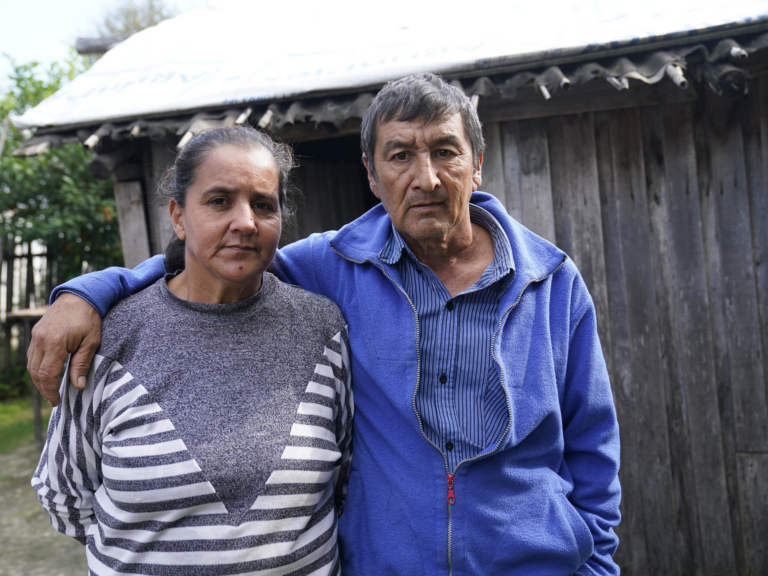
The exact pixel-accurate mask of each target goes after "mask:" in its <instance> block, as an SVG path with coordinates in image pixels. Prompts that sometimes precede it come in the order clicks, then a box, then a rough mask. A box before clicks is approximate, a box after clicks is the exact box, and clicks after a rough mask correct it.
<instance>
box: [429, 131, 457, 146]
mask: <svg viewBox="0 0 768 576" xmlns="http://www.w3.org/2000/svg"><path fill="white" fill-rule="evenodd" d="M429 144H430V147H434V146H443V145H446V144H448V145H451V146H456V147H457V148H461V147H462V140H461V138H459V137H458V136H456V135H455V134H446V135H445V136H441V137H440V138H436V139H435V140H432V141H431V142H430V143H429Z"/></svg>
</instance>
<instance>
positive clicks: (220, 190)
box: [203, 186, 237, 196]
mask: <svg viewBox="0 0 768 576" xmlns="http://www.w3.org/2000/svg"><path fill="white" fill-rule="evenodd" d="M236 193H237V190H235V189H234V188H227V187H226V186H213V187H212V188H208V190H206V191H205V192H203V196H210V195H212V194H236Z"/></svg>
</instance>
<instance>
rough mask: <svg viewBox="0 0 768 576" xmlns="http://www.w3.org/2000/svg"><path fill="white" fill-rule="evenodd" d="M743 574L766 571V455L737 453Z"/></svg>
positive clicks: (767, 569)
mask: <svg viewBox="0 0 768 576" xmlns="http://www.w3.org/2000/svg"><path fill="white" fill-rule="evenodd" d="M738 470H739V492H740V494H741V516H742V518H743V522H744V549H745V552H746V559H745V564H746V569H745V572H744V573H745V574H755V575H757V574H768V454H739V455H738Z"/></svg>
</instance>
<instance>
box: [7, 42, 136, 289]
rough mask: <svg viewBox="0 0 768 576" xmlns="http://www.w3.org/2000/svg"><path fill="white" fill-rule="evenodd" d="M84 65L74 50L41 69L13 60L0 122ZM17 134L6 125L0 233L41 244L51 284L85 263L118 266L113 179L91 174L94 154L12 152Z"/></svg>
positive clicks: (78, 150) (72, 148)
mask: <svg viewBox="0 0 768 576" xmlns="http://www.w3.org/2000/svg"><path fill="white" fill-rule="evenodd" d="M85 66H86V64H85V62H84V60H83V59H82V58H80V57H78V56H76V55H74V54H72V55H71V56H70V58H69V59H67V60H66V61H65V62H63V63H60V64H58V63H57V64H52V65H51V66H50V67H49V68H48V69H47V70H45V69H42V67H41V66H40V65H39V64H37V63H36V62H33V63H31V64H23V65H16V64H15V63H13V69H14V71H13V73H12V74H11V81H12V86H11V88H10V90H9V91H8V93H7V94H5V95H3V96H0V122H1V121H2V119H3V118H4V117H5V116H7V115H9V114H21V113H23V112H24V111H25V110H27V109H28V108H31V107H32V106H35V105H36V104H38V103H39V102H40V101H41V100H43V99H44V98H46V97H48V96H50V95H51V94H53V93H54V92H55V91H56V90H58V89H59V88H60V87H61V86H62V85H63V84H64V83H66V82H67V81H69V80H71V79H72V78H73V77H74V76H75V75H76V74H77V73H79V72H81V71H82V70H83V69H84V68H85ZM22 140H23V135H22V134H21V133H19V132H18V131H16V130H14V129H13V128H11V129H10V130H9V133H8V140H7V142H6V146H5V150H4V151H3V153H2V156H0V234H1V235H2V236H3V237H4V238H7V237H8V236H9V235H10V236H13V237H14V238H15V240H16V242H33V241H38V242H40V243H42V244H43V245H45V246H46V248H47V252H48V269H49V270H52V269H55V275H56V280H57V282H63V281H65V280H67V279H69V278H72V277H74V276H77V275H79V274H82V273H83V272H84V271H86V270H88V269H99V268H104V267H106V266H111V265H116V264H120V263H121V261H122V258H121V251H120V237H119V233H118V225H117V219H116V208H115V201H114V198H113V192H112V181H111V180H106V181H96V180H94V179H92V178H91V177H90V176H89V174H88V163H89V161H90V159H91V157H92V153H90V152H87V151H85V150H84V149H83V148H82V147H81V146H78V145H67V146H62V147H61V148H55V149H52V150H51V151H50V152H48V153H47V154H44V155H41V156H35V157H30V158H17V157H14V156H12V154H11V153H12V151H13V150H14V149H16V147H17V146H18V145H19V144H20V143H21V141H22Z"/></svg>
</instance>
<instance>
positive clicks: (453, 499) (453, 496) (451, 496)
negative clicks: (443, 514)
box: [448, 474, 456, 506]
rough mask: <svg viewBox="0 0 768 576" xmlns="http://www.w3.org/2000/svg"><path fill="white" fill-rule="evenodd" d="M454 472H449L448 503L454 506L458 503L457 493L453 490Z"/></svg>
mask: <svg viewBox="0 0 768 576" xmlns="http://www.w3.org/2000/svg"><path fill="white" fill-rule="evenodd" d="M453 478H454V476H453V474H448V505H449V506H453V505H454V504H455V503H456V494H454V492H453Z"/></svg>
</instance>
